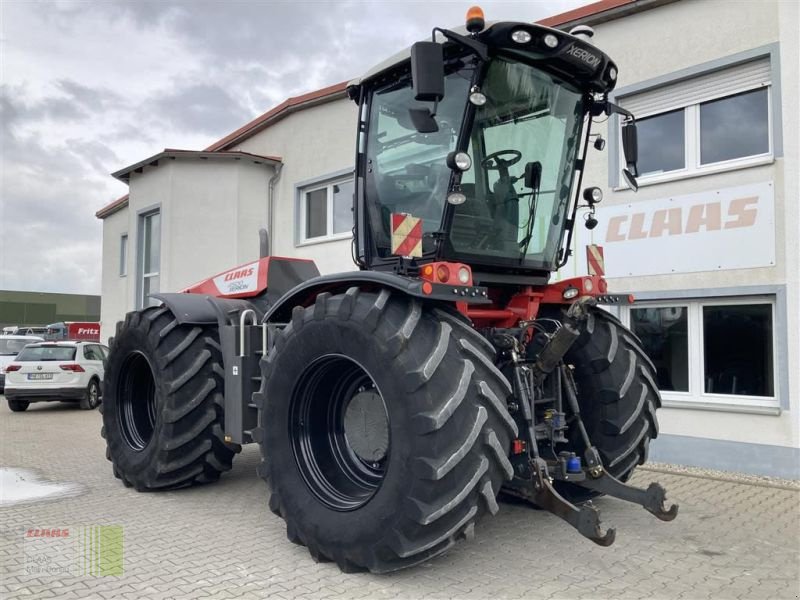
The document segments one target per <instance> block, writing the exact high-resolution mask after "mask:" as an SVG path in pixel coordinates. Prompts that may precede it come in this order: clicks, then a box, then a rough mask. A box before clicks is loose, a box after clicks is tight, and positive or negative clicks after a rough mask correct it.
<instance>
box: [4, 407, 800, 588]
mask: <svg viewBox="0 0 800 600" xmlns="http://www.w3.org/2000/svg"><path fill="white" fill-rule="evenodd" d="M0 403H1V404H2V406H1V407H0V466H2V467H14V468H24V469H31V470H35V471H36V472H37V474H38V475H39V476H40V477H41V478H42V479H43V480H50V481H56V482H67V483H74V484H78V485H77V489H75V490H73V492H72V495H70V496H66V497H60V498H58V499H53V500H42V501H37V502H31V503H27V504H16V505H13V506H3V507H0V598H3V599H5V598H28V597H31V598H63V599H69V598H137V599H138V598H148V599H154V598H207V597H208V598H266V597H270V598H287V599H288V598H298V597H305V598H328V597H346V598H620V599H622V598H626V599H627V598H690V599H695V598H765V599H766V598H768V599H773V598H790V599H793V600H796V599H797V598H800V583H799V581H800V493H799V492H798V491H797V489H786V488H785V487H784V488H781V487H774V486H773V487H769V486H764V485H753V484H749V483H741V482H734V481H721V480H716V479H710V478H705V477H698V476H697V475H693V476H692V475H676V474H669V473H661V472H654V471H649V470H644V469H640V470H639V471H638V472H637V475H636V478H635V480H636V481H637V482H638V483H640V484H643V483H645V482H646V481H648V480H651V479H657V480H659V481H661V482H662V483H663V484H664V485H665V487H666V488H667V490H668V492H669V496H670V498H671V499H672V500H674V501H677V502H679V503H680V505H681V511H680V514H679V516H678V518H677V519H676V520H675V521H673V522H672V523H662V522H660V521H658V520H656V519H655V518H652V517H650V515H649V514H647V513H646V512H645V511H644V510H642V509H639V508H637V507H635V506H630V505H627V504H625V503H623V502H620V501H617V500H614V499H601V500H599V501H597V505H598V506H599V507H600V508H601V510H602V512H603V515H604V524H605V525H610V526H611V525H615V526H617V541H616V543H615V544H614V545H613V546H611V547H609V548H600V547H598V546H595V545H594V544H592V543H591V542H588V541H586V540H584V539H582V538H581V537H580V536H579V535H578V534H577V533H575V532H574V531H572V530H571V528H569V527H568V526H566V525H565V524H562V522H561V521H560V520H559V519H557V518H556V517H554V516H552V515H550V514H548V513H544V512H540V511H536V510H532V509H531V508H529V507H528V506H526V505H522V504H509V503H502V504H501V510H500V513H499V514H498V515H497V517H495V518H491V519H486V520H484V521H483V522H482V523H481V524H480V525H479V526H478V527H477V531H476V537H475V539H474V540H473V541H471V542H467V543H461V544H459V545H457V546H456V547H455V548H454V549H453V550H451V551H450V552H449V553H448V554H446V555H445V556H443V557H440V558H437V559H435V560H433V561H431V562H429V563H428V564H426V565H424V566H421V567H417V568H414V569H411V570H405V571H401V572H399V573H395V574H390V575H384V576H376V575H370V574H357V575H346V574H343V573H341V572H339V570H338V569H337V568H336V566H335V565H333V564H330V563H325V564H316V563H314V562H313V560H312V559H311V558H310V556H309V555H308V553H307V552H306V550H305V549H304V548H302V547H299V546H295V545H293V544H291V543H290V542H289V541H288V540H287V539H286V536H285V530H284V524H283V521H282V520H281V519H279V518H278V517H275V516H274V515H272V513H270V512H269V510H268V509H267V506H266V491H265V487H264V484H263V483H262V482H261V480H259V479H258V478H257V477H256V475H255V467H256V464H257V463H258V451H257V449H256V448H254V447H247V448H245V450H244V451H243V452H242V454H241V455H239V456H238V457H237V458H236V460H235V461H234V469H233V471H232V472H231V473H228V474H227V475H225V476H223V478H222V480H221V481H220V482H219V483H217V484H215V485H210V486H204V487H199V488H192V489H188V490H181V491H176V492H165V493H156V494H138V493H136V492H134V491H132V490H130V489H126V488H124V487H123V486H122V484H121V483H120V482H119V481H117V480H115V479H114V477H113V476H112V474H111V466H110V464H109V463H108V462H107V461H106V460H105V457H104V450H105V447H104V443H103V441H102V440H101V439H100V435H99V430H100V415H99V414H98V413H97V412H96V411H95V412H85V411H81V410H78V409H77V408H73V407H71V406H69V405H62V404H39V405H33V406H32V407H31V408H30V409H28V411H27V412H25V413H11V412H10V411H9V410H8V407H7V404H6V402H5V401H4V400H0ZM110 524H114V525H122V526H123V527H124V574H123V575H122V576H118V577H115V576H104V577H93V576H64V575H31V574H26V567H25V558H24V556H25V548H26V547H25V546H24V544H25V540H24V538H23V536H24V534H25V532H26V530H27V529H29V528H62V527H72V528H76V527H79V526H88V525H110Z"/></svg>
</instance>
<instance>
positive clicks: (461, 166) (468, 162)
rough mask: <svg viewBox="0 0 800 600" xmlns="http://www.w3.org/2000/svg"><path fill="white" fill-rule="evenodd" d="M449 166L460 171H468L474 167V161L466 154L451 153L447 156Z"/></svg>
mask: <svg viewBox="0 0 800 600" xmlns="http://www.w3.org/2000/svg"><path fill="white" fill-rule="evenodd" d="M447 166H448V167H450V168H451V169H458V170H459V171H467V170H469V168H470V167H471V166H472V159H471V158H470V157H469V154H467V153H466V152H451V153H450V154H448V155H447Z"/></svg>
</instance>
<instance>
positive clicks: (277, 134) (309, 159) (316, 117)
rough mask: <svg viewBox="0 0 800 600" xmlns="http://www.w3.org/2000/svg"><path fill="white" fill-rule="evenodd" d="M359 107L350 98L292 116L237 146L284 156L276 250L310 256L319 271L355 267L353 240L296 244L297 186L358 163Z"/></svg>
mask: <svg viewBox="0 0 800 600" xmlns="http://www.w3.org/2000/svg"><path fill="white" fill-rule="evenodd" d="M356 117H357V110H356V105H355V104H354V103H353V102H351V101H350V100H347V99H340V100H335V101H332V102H326V103H325V104H320V105H318V106H314V107H311V108H307V109H305V110H302V111H300V112H297V113H294V114H290V115H289V116H288V117H286V118H284V119H282V120H280V121H278V122H277V123H275V124H274V125H272V126H270V127H269V128H268V129H266V130H265V131H263V132H261V133H259V134H258V135H255V136H253V137H252V138H250V139H248V140H245V141H244V142H242V143H241V145H239V146H237V147H236V148H232V149H235V150H243V151H245V152H252V153H254V154H267V155H270V156H275V155H277V156H280V157H281V158H282V159H283V164H284V166H283V169H282V171H281V173H280V178H279V179H278V181H277V184H276V186H275V203H274V207H275V215H274V219H273V221H274V223H273V229H274V231H272V232H270V233H271V235H272V240H273V242H272V247H273V251H272V254H274V255H277V256H294V257H299V258H310V259H313V260H314V261H315V262H316V263H317V267H318V268H319V270H320V272H321V273H323V274H325V273H336V272H340V271H346V270H353V269H355V268H356V266H355V265H354V264H353V261H352V259H351V258H350V239H349V238H348V239H346V240H337V241H325V242H317V243H311V244H305V245H298V244H297V239H296V221H295V211H296V187H295V186H296V185H297V184H298V183H301V182H304V181H308V180H310V179H316V178H319V177H323V176H326V175H329V174H332V173H337V172H341V171H343V170H345V169H352V168H353V166H354V161H355V139H356Z"/></svg>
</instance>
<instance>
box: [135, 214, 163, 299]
mask: <svg viewBox="0 0 800 600" xmlns="http://www.w3.org/2000/svg"><path fill="white" fill-rule="evenodd" d="M139 225H140V226H139V232H140V234H139V235H140V237H139V273H140V280H139V286H138V287H139V294H138V302H137V304H138V306H139V307H140V308H145V307H147V306H154V305H155V304H157V303H158V301H156V300H153V299H152V298H148V296H149V295H151V294H157V293H158V291H159V289H160V288H159V273H160V270H161V267H160V265H161V213H160V212H158V211H155V212H151V213H147V214H144V215H141V216H140V217H139Z"/></svg>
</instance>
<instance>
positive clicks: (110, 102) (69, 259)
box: [0, 0, 588, 294]
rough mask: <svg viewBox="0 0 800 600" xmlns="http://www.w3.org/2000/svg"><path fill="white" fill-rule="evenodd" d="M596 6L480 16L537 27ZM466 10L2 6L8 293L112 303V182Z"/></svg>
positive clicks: (344, 74)
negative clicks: (104, 284)
mask: <svg viewBox="0 0 800 600" xmlns="http://www.w3.org/2000/svg"><path fill="white" fill-rule="evenodd" d="M586 3H588V2H587V1H586V0H546V1H545V0H538V1H531V0H528V1H525V2H488V1H483V2H481V3H480V4H481V6H482V7H483V8H484V10H485V12H486V16H487V19H489V20H519V21H535V20H537V19H540V18H542V17H546V16H550V15H553V14H557V13H559V12H562V11H565V10H569V9H572V8H575V7H576V6H580V5H582V4H586ZM469 5H470V3H469V2H449V1H448V2H446V1H436V0H426V1H424V2H404V1H401V0H396V1H393V2H388V1H378V0H375V1H372V2H352V1H347V2H345V1H341V2H321V1H320V2H302V1H295V2H291V1H288V2H274V1H267V0H251V1H232V0H231V1H224V0H217V1H209V2H203V1H199V0H195V1H189V2H178V1H172V2H170V1H159V2H148V1H135V0H131V1H127V2H118V1H113V0H98V1H94V2H87V1H82V2H81V1H65V2H35V1H27V0H18V1H14V0H0V90H1V95H0V135H1V136H2V139H0V144H1V145H0V160H1V161H2V164H1V165H0V289H6V290H9V289H10V290H32V291H44V292H72V293H89V294H99V293H100V264H101V233H102V225H101V222H100V221H99V220H97V219H96V218H95V217H94V213H95V211H97V209H99V208H100V207H102V206H104V205H105V204H107V203H108V202H110V201H111V200H114V199H115V198H117V197H119V196H121V195H123V194H125V193H126V192H127V188H126V186H125V185H123V184H122V183H120V182H118V181H116V180H114V179H112V178H111V177H110V176H109V173H111V172H112V171H116V170H118V169H120V168H122V167H125V166H127V165H129V164H132V163H134V162H137V161H139V160H141V159H143V158H146V157H147V156H150V155H152V154H155V153H156V152H159V151H161V150H162V149H164V148H187V149H202V148H205V147H206V146H208V145H210V144H211V143H212V142H214V141H215V140H217V139H219V138H221V137H223V136H224V135H226V134H227V133H229V132H231V131H233V130H234V129H236V128H238V127H239V126H241V125H243V124H244V123H246V122H247V121H249V120H250V119H252V118H254V117H256V116H258V115H259V114H261V113H263V112H265V111H266V110H268V109H269V108H271V107H272V106H274V105H276V104H278V103H280V102H281V101H283V100H284V99H285V98H286V97H288V96H293V95H297V94H302V93H304V92H308V91H311V90H315V89H318V88H320V87H324V86H326V85H330V84H333V83H338V82H340V81H343V80H346V79H349V78H351V77H355V76H357V75H359V74H360V73H361V72H363V71H365V70H366V69H367V68H369V67H370V66H372V64H374V63H377V62H379V61H380V60H382V59H383V58H385V57H386V56H389V55H391V54H393V53H394V52H396V51H397V50H399V49H401V48H403V47H405V46H408V45H410V44H411V43H412V42H414V41H416V40H417V39H421V38H424V37H425V36H426V35H428V32H430V30H431V28H432V27H433V26H442V27H451V26H455V25H458V24H460V23H461V22H462V21H463V14H464V13H465V11H466V9H467V8H468V7H469Z"/></svg>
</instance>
